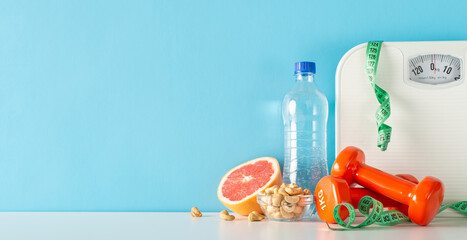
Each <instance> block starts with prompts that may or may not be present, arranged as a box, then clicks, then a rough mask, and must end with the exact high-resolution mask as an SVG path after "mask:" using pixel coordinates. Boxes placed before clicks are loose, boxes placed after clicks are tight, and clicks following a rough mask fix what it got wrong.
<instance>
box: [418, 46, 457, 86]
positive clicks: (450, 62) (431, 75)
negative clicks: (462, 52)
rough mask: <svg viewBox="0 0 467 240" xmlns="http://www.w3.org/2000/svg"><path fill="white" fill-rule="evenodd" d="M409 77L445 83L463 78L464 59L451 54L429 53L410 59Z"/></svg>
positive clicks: (429, 82)
mask: <svg viewBox="0 0 467 240" xmlns="http://www.w3.org/2000/svg"><path fill="white" fill-rule="evenodd" d="M409 70H410V73H409V74H410V75H409V79H410V80H411V81H415V82H419V83H424V84H432V85H437V84H444V83H450V82H455V81H458V80H460V79H461V77H462V76H461V74H462V60H461V59H460V58H457V57H453V56H451V55H444V54H427V55H420V56H417V57H414V58H411V59H409Z"/></svg>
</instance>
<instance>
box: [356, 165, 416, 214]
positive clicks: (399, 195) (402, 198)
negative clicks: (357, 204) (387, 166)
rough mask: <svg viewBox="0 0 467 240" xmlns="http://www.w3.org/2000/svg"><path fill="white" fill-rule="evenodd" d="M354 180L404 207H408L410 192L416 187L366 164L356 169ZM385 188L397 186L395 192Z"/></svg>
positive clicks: (392, 189)
mask: <svg viewBox="0 0 467 240" xmlns="http://www.w3.org/2000/svg"><path fill="white" fill-rule="evenodd" d="M354 178H355V181H356V182H358V183H359V184H360V185H362V186H365V187H367V188H368V189H371V190H373V191H377V192H378V193H380V194H381V195H383V196H387V197H389V198H392V199H394V200H397V201H398V202H401V203H403V204H405V205H409V203H410V199H411V195H412V191H413V189H414V187H416V184H415V183H412V182H410V181H407V180H404V179H402V178H398V177H395V176H394V175H391V174H388V173H385V172H383V171H381V170H379V169H376V168H374V167H371V166H368V165H366V164H362V166H360V167H359V168H358V170H357V174H355V176H354ZM387 186H397V190H395V189H394V188H388V187H387Z"/></svg>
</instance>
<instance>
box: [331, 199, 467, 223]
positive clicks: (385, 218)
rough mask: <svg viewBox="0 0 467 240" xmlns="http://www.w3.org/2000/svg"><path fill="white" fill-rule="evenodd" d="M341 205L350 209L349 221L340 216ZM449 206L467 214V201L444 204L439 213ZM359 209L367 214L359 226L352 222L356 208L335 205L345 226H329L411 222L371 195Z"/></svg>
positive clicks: (349, 205) (361, 202) (336, 217)
mask: <svg viewBox="0 0 467 240" xmlns="http://www.w3.org/2000/svg"><path fill="white" fill-rule="evenodd" d="M341 206H344V207H346V208H347V210H348V211H349V217H348V218H349V221H348V222H347V223H346V222H345V221H344V220H345V219H341V217H340V216H339V209H340V208H341ZM448 208H451V209H454V210H456V211H458V212H460V213H462V214H465V215H467V201H462V202H457V203H453V204H444V205H442V206H441V207H440V209H439V211H438V213H440V212H442V211H444V210H446V209H448ZM358 211H360V213H361V214H363V216H365V217H366V219H365V220H364V221H363V222H362V223H360V224H358V225H357V226H352V225H351V224H352V223H353V222H354V221H355V216H356V213H355V209H354V207H353V206H352V205H351V204H350V203H341V204H339V205H337V206H336V207H334V211H333V215H334V219H335V220H336V222H337V224H339V225H341V226H342V227H344V228H332V227H330V226H329V224H328V223H326V224H327V225H328V228H329V229H331V230H337V231H342V230H348V229H351V228H362V227H365V226H368V225H371V224H374V223H375V224H377V225H380V226H394V225H397V224H401V223H406V222H410V219H409V217H407V216H406V215H404V214H403V213H401V212H399V211H397V210H388V211H383V204H382V203H381V202H380V201H378V200H376V199H374V198H372V197H370V196H365V197H363V198H362V199H360V202H359V203H358Z"/></svg>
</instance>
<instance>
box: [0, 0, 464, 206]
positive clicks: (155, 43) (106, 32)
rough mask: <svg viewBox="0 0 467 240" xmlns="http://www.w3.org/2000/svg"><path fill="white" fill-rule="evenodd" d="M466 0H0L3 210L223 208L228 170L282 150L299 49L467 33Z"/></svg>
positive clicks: (334, 51) (330, 60) (326, 53)
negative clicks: (221, 187) (221, 190)
mask: <svg viewBox="0 0 467 240" xmlns="http://www.w3.org/2000/svg"><path fill="white" fill-rule="evenodd" d="M465 9H467V2H462V1H442V2H441V1H426V0H424V1H420V0H419V1H402V0H397V1H384V2H383V1H310V0H308V1H278V0H273V1H271V0H261V1H204V0H198V1H189V0H186V1H175V0H170V1H119V2H115V1H18V0H14V1H1V2H0V210H2V211H188V210H189V209H190V208H191V207H192V206H198V207H199V208H200V209H201V210H203V211H214V210H215V211H217V210H219V209H221V208H222V205H221V204H220V202H219V201H218V200H217V196H216V189H217V185H218V182H219V180H220V178H221V177H222V176H223V174H224V173H225V172H226V171H227V170H229V169H230V168H232V167H234V166H236V165H238V164H240V163H242V162H245V161H247V160H249V159H253V158H256V157H260V156H265V155H267V156H273V157H276V158H278V159H279V160H280V161H281V163H282V160H283V149H282V148H283V139H282V119H281V115H280V104H281V100H282V97H283V96H284V94H285V93H286V92H287V91H288V90H289V88H290V87H291V86H292V84H293V81H294V80H293V76H292V71H293V63H294V62H295V61H301V60H311V61H316V62H317V71H318V75H317V78H316V79H317V82H318V85H319V86H320V88H321V89H322V91H323V92H324V93H325V94H326V96H327V97H328V100H329V103H330V113H331V115H330V117H329V124H328V125H329V127H328V128H329V131H328V136H329V138H328V150H329V153H328V158H329V162H330V163H332V161H333V158H334V99H335V93H334V73H335V70H336V67H337V64H338V62H339V60H340V58H341V57H342V56H343V55H344V53H345V52H346V51H347V50H349V49H350V48H352V47H353V46H355V45H357V44H360V43H362V42H366V41H369V40H385V41H413V40H465V39H467V18H466V17H465V14H466V10H465Z"/></svg>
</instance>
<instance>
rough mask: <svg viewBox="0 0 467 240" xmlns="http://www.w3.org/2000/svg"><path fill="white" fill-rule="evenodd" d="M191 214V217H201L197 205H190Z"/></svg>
mask: <svg viewBox="0 0 467 240" xmlns="http://www.w3.org/2000/svg"><path fill="white" fill-rule="evenodd" d="M191 216H192V217H202V216H203V214H202V213H201V212H200V211H199V210H198V208H197V207H192V208H191Z"/></svg>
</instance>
